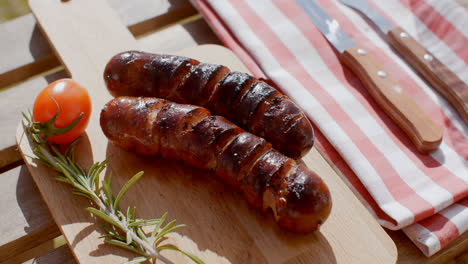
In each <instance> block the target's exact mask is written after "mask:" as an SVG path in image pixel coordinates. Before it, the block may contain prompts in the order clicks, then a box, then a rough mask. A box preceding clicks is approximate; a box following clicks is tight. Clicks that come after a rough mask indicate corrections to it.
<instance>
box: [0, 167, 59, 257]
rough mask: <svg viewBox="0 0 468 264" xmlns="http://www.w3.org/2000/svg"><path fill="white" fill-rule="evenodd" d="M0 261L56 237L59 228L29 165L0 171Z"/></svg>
mask: <svg viewBox="0 0 468 264" xmlns="http://www.w3.org/2000/svg"><path fill="white" fill-rule="evenodd" d="M0 177H1V179H2V184H0V201H2V203H1V205H0V210H1V211H2V214H0V223H2V224H1V225H0V234H2V235H1V236H0V262H3V261H5V260H7V259H10V258H12V257H14V256H16V255H18V254H20V253H22V252H23V251H26V250H28V249H31V248H34V247H36V246H37V245H39V244H41V243H43V242H45V241H48V240H50V239H52V238H55V237H57V236H59V235H60V232H59V230H58V228H57V226H56V224H55V222H54V220H53V219H52V216H51V215H50V212H49V210H48V209H47V206H46V205H45V203H44V200H43V199H42V197H41V195H40V194H39V191H38V189H37V186H36V185H35V184H34V182H33V180H32V178H31V175H30V174H29V172H28V170H27V168H26V166H24V165H23V166H20V167H17V168H15V169H12V170H9V171H7V172H4V173H2V174H1V175H0Z"/></svg>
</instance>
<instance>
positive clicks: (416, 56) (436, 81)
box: [340, 0, 468, 124]
mask: <svg viewBox="0 0 468 264" xmlns="http://www.w3.org/2000/svg"><path fill="white" fill-rule="evenodd" d="M340 1H341V2H342V3H343V4H345V5H347V6H349V7H352V8H354V9H356V10H358V11H360V12H361V13H362V14H364V15H365V16H367V17H368V18H369V19H370V20H371V21H372V22H374V24H375V25H376V26H377V27H378V28H379V29H380V30H381V31H382V32H383V33H384V34H385V35H386V36H387V41H388V42H389V43H390V45H392V47H393V48H395V50H397V51H398V52H399V53H400V54H401V56H402V57H403V58H404V59H405V60H406V61H408V63H409V64H410V65H411V66H412V67H413V68H414V69H416V70H417V71H418V72H419V73H420V74H421V75H422V76H423V77H424V78H425V79H426V80H427V81H428V82H429V83H430V84H431V85H432V86H433V87H434V88H435V89H436V90H437V91H438V92H439V93H440V94H442V96H444V97H445V98H446V99H447V100H448V101H449V102H450V103H451V104H452V105H453V106H454V107H455V109H456V110H457V111H458V113H459V114H460V116H461V117H462V118H463V120H464V121H465V123H466V124H468V86H467V85H466V84H465V83H464V82H463V81H461V80H460V79H459V78H458V77H457V75H455V74H454V73H453V72H452V71H450V70H449V69H448V68H447V67H446V66H445V65H444V64H443V63H442V62H440V61H439V60H438V59H437V58H436V57H434V55H432V54H431V53H430V52H429V51H427V50H426V49H425V48H424V47H423V46H422V45H421V44H420V43H419V42H418V41H417V40H415V39H414V38H413V37H411V35H410V34H408V32H406V31H404V30H403V29H402V28H401V27H399V26H395V25H393V24H392V23H391V22H390V21H388V20H387V19H386V18H385V17H384V16H382V15H381V14H380V13H379V12H378V11H377V10H375V9H373V8H372V7H370V6H369V4H368V3H367V1H366V0H340Z"/></svg>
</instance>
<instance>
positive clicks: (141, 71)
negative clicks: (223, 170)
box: [104, 51, 314, 159]
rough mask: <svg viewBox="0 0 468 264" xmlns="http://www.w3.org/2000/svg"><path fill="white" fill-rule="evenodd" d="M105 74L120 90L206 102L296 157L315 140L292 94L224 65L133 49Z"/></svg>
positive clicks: (111, 88)
mask: <svg viewBox="0 0 468 264" xmlns="http://www.w3.org/2000/svg"><path fill="white" fill-rule="evenodd" d="M104 80H105V82H106V85H107V88H108V89H109V91H110V93H111V94H112V95H114V96H147V97H159V98H163V99H167V100H171V101H174V102H177V103H183V104H194V105H199V106H203V107H206V108H208V109H210V110H211V111H212V112H213V113H214V114H216V115H220V116H223V117H225V118H227V119H228V120H231V121H232V122H234V123H235V124H237V125H238V126H240V127H242V128H243V129H245V130H247V131H249V132H251V133H253V134H255V135H257V136H259V137H262V138H265V139H266V140H267V141H269V142H271V143H272V144H273V146H274V147H275V148H276V149H278V150H279V151H280V152H282V153H284V154H285V155H287V156H289V157H291V158H294V159H297V158H300V157H302V156H304V155H305V154H306V153H307V152H308V151H309V150H310V148H311V147H312V146H313V144H314V133H313V129H312V125H311V124H310V122H309V120H308V119H307V117H306V115H305V114H304V112H303V111H302V110H301V109H300V108H299V107H298V106H297V105H296V104H294V103H293V102H292V101H291V100H290V99H289V98H288V97H287V96H286V95H283V94H282V93H280V92H279V91H277V90H276V89H275V88H273V87H272V86H270V85H268V84H267V83H265V82H263V81H259V80H258V79H256V78H254V77H252V76H250V75H248V74H246V73H241V72H230V71H229V69H228V68H227V67H225V66H222V65H215V64H207V63H200V62H199V61H197V60H194V59H190V58H186V57H181V56H173V55H157V54H151V53H144V52H138V51H128V52H123V53H120V54H117V55H115V56H114V57H113V58H112V59H111V60H110V61H109V62H108V64H107V66H106V69H105V71H104Z"/></svg>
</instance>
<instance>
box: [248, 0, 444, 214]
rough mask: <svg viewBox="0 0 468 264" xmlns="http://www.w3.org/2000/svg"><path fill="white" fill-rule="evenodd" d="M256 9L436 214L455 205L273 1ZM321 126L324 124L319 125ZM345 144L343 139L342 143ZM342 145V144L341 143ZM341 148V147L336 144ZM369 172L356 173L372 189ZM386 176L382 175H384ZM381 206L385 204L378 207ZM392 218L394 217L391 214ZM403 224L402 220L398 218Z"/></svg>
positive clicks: (256, 5) (330, 136)
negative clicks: (341, 81)
mask: <svg viewBox="0 0 468 264" xmlns="http://www.w3.org/2000/svg"><path fill="white" fill-rule="evenodd" d="M247 3H248V4H249V5H250V7H251V8H252V9H253V10H262V12H257V15H258V16H259V17H261V18H262V20H263V22H264V23H265V24H267V25H269V27H270V29H271V30H273V31H274V32H275V34H276V36H277V37H278V38H279V39H280V40H281V41H282V43H283V44H284V45H285V46H286V47H288V49H289V50H290V51H291V52H292V53H293V54H294V56H295V57H296V59H297V60H298V62H299V63H300V64H301V65H302V66H303V68H304V69H305V70H306V71H307V72H308V74H309V75H310V76H312V77H313V78H314V79H316V81H317V82H318V83H319V84H320V85H321V86H322V87H327V89H326V91H327V92H328V93H329V94H330V96H331V97H333V98H334V99H335V100H336V102H337V105H336V107H341V108H342V109H343V110H344V111H345V112H346V113H348V115H349V118H350V120H351V121H353V122H355V123H356V124H357V126H359V127H361V128H362V131H363V132H364V133H365V135H366V136H367V137H368V138H369V139H370V140H371V142H372V143H373V144H374V146H376V147H377V149H378V150H379V151H380V152H381V153H383V157H382V158H386V160H387V161H388V162H389V163H390V164H391V165H392V167H393V168H394V169H395V170H396V171H397V173H398V175H399V176H400V177H401V178H402V179H403V180H404V181H405V183H407V184H408V185H409V186H410V187H411V188H412V189H413V190H414V191H415V192H416V193H418V194H419V195H420V196H421V197H422V198H423V199H425V200H426V201H428V202H430V203H431V205H432V206H433V207H434V208H435V210H436V211H439V210H441V209H443V208H445V207H447V206H448V205H450V204H452V203H453V196H452V195H451V194H450V193H449V192H448V191H446V190H445V189H443V188H441V187H440V186H439V185H437V184H435V183H434V182H433V181H432V180H431V179H430V178H429V177H428V176H427V175H425V174H424V173H423V172H422V171H421V170H420V169H419V168H418V167H417V166H416V165H415V164H414V163H413V161H411V160H410V159H409V158H408V156H406V155H405V153H403V151H401V149H400V148H399V147H398V146H397V145H396V144H395V142H394V141H393V139H392V138H391V137H389V136H388V134H387V133H386V131H385V130H384V129H383V128H382V127H381V126H380V125H379V124H378V123H377V122H376V121H375V119H374V117H373V116H372V115H371V114H370V113H369V112H367V110H366V109H365V108H364V107H363V106H362V105H361V104H360V102H359V101H358V100H356V99H355V98H354V96H353V95H352V94H351V93H350V92H349V91H348V90H347V89H346V88H345V87H344V85H343V84H342V83H340V82H339V81H338V79H337V78H336V77H335V75H334V74H333V73H332V72H331V71H330V70H329V69H328V68H327V65H326V64H325V62H324V61H323V60H322V58H321V57H320V55H319V54H318V53H317V51H316V50H315V48H314V46H313V45H312V44H311V43H309V41H308V40H307V39H306V38H305V37H304V36H303V35H302V33H301V32H300V31H299V30H298V29H297V28H296V27H295V25H294V24H293V23H291V22H290V21H289V19H288V18H287V17H285V16H284V15H283V14H282V13H281V12H280V11H279V10H278V9H277V8H276V6H274V5H273V4H272V3H271V1H268V0H257V1H248V2H247ZM318 125H319V126H320V125H321V124H318ZM326 136H327V138H328V140H329V141H336V140H339V139H337V137H336V134H335V133H333V134H326ZM339 141H342V140H339ZM340 143H342V142H340ZM336 145H341V144H336ZM343 157H344V159H346V160H347V161H348V164H350V165H351V166H352V164H354V163H356V162H360V161H361V160H357V159H355V157H354V156H353V155H347V156H343ZM366 172H367V171H356V174H357V175H358V176H359V178H360V179H361V181H362V182H363V183H364V184H365V185H366V186H369V180H371V181H374V178H375V177H378V176H377V175H376V174H372V175H370V174H367V173H366ZM382 176H383V175H382ZM369 192H370V193H371V194H372V196H373V197H374V199H375V200H376V201H377V200H379V199H378V197H379V195H380V192H381V190H379V189H376V188H372V189H369ZM379 205H380V206H381V207H382V206H384V204H379ZM390 216H391V217H393V215H390ZM396 220H397V221H398V222H401V220H402V219H396Z"/></svg>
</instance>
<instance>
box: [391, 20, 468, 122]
mask: <svg viewBox="0 0 468 264" xmlns="http://www.w3.org/2000/svg"><path fill="white" fill-rule="evenodd" d="M402 33H404V34H405V35H404V36H405V37H402V36H401V34H402ZM387 39H388V42H389V43H390V44H391V45H392V47H394V48H395V50H397V51H398V52H399V53H400V55H401V56H402V57H403V58H404V59H405V60H406V61H408V62H409V64H410V65H411V66H413V68H414V69H416V70H417V71H418V72H419V73H420V74H421V75H422V76H423V77H424V78H425V79H426V80H427V81H428V82H429V83H430V84H431V85H432V87H433V88H435V89H436V90H437V91H438V92H439V93H440V94H442V96H444V97H445V98H446V99H447V100H448V101H449V102H450V103H451V104H452V105H453V106H454V107H455V109H456V110H457V111H458V113H459V114H460V116H461V117H462V119H463V120H464V121H465V123H467V124H468V85H466V84H465V83H464V82H463V81H462V80H460V79H459V78H458V76H457V75H455V73H453V72H452V71H451V70H450V69H449V68H447V67H446V66H445V65H444V64H443V63H442V62H440V61H439V60H438V59H437V58H436V57H433V56H432V54H431V53H429V52H428V51H427V50H426V49H425V48H424V47H423V46H422V45H421V44H419V43H418V42H417V41H416V40H415V39H414V38H413V37H411V35H409V34H408V33H407V32H406V31H404V30H403V29H402V28H401V27H395V28H394V29H392V30H390V31H389V32H388V33H387ZM425 56H426V58H428V59H425Z"/></svg>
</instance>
